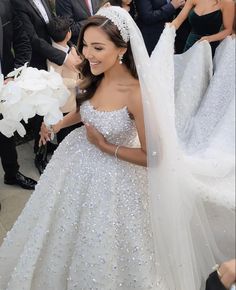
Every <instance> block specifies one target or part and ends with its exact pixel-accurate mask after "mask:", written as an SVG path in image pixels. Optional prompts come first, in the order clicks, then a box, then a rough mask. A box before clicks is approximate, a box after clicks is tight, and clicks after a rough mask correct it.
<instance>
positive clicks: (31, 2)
mask: <svg viewBox="0 0 236 290" xmlns="http://www.w3.org/2000/svg"><path fill="white" fill-rule="evenodd" d="M12 1H13V3H14V8H15V10H16V12H17V14H18V15H19V17H20V19H21V21H22V22H23V25H24V29H25V31H26V33H27V35H28V37H29V39H30V42H31V46H32V58H31V61H30V63H29V65H30V66H32V67H36V68H38V69H44V70H47V59H48V60H50V61H51V62H53V63H56V64H57V65H62V64H65V65H66V66H68V67H69V68H71V69H74V70H75V69H76V68H75V67H76V65H78V64H79V63H80V58H79V57H77V56H76V55H75V54H74V53H72V52H70V53H68V54H67V53H65V52H64V51H62V50H59V49H57V48H55V47H53V46H52V41H51V38H50V35H49V33H48V23H49V21H50V19H52V18H53V13H52V11H51V6H50V5H49V2H48V0H12ZM41 124H42V117H39V116H36V117H35V118H34V124H33V127H34V134H35V145H34V152H35V153H37V151H38V144H39V139H40V138H39V131H40V127H41ZM40 156H41V155H39V154H38V155H36V158H35V165H36V167H37V168H38V170H39V172H40V173H41V172H42V171H43V169H44V168H45V166H46V164H45V161H44V160H43V159H42V158H41V157H40Z"/></svg>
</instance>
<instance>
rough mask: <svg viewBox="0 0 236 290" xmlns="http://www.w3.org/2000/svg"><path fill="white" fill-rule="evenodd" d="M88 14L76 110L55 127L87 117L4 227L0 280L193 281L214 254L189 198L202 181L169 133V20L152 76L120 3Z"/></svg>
mask: <svg viewBox="0 0 236 290" xmlns="http://www.w3.org/2000/svg"><path fill="white" fill-rule="evenodd" d="M98 14H99V15H100V16H95V17H94V18H91V20H90V21H89V22H88V24H87V25H85V27H84V29H83V30H82V33H81V39H80V45H79V50H80V52H82V53H83V55H84V56H85V61H84V64H83V66H82V73H83V75H84V77H85V79H84V87H83V91H81V97H82V98H80V100H79V102H80V103H81V106H80V110H79V112H76V113H74V114H70V115H68V116H67V117H65V118H64V119H63V121H62V122H60V123H59V124H58V125H57V126H55V127H54V130H55V131H57V130H58V129H60V128H61V127H64V126H67V125H69V124H71V123H75V122H78V121H80V119H81V120H82V121H83V122H84V123H85V126H84V127H83V128H78V129H76V130H75V131H73V132H72V133H71V134H70V135H69V136H68V137H67V138H66V139H65V140H64V141H63V142H62V143H61V145H60V146H59V148H58V149H57V151H56V152H55V153H54V155H53V157H52V159H51V161H50V163H49V164H48V166H47V168H46V170H45V172H44V174H43V175H42V176H41V178H40V181H39V183H38V185H37V187H36V190H35V192H34V193H33V195H32V197H31V198H30V200H29V202H28V203H27V205H26V207H25V209H24V210H23V212H22V214H21V215H20V217H19V218H18V220H17V221H16V223H15V225H14V226H13V228H12V230H11V231H10V232H9V233H8V234H7V237H6V239H5V241H4V243H3V245H2V246H1V248H0V289H1V290H42V289H46V290H72V289H75V290H89V289H91V290H92V289H98V290H118V289H122V290H131V289H132V290H133V289H139V290H147V289H154V290H186V289H191V290H199V289H200V287H201V286H202V285H203V284H202V283H203V282H204V278H205V277H206V276H207V275H208V273H209V272H211V266H213V265H214V257H213V254H212V250H213V247H211V244H210V242H211V241H210V236H211V235H210V233H208V228H207V222H206V220H205V219H204V214H203V212H202V211H201V205H199V202H198V199H197V197H196V194H197V193H198V192H199V190H204V189H205V187H204V188H203V187H202V186H199V184H198V183H196V180H195V179H192V176H190V172H189V171H188V168H187V167H186V166H185V163H183V158H182V153H181V151H180V150H179V147H178V141H177V138H176V132H175V131H176V130H175V122H174V113H173V112H174V111H173V110H174V93H173V92H174V78H173V72H174V69H173V67H174V62H173V47H174V30H173V29H166V30H165V32H164V35H163V38H162V39H161V41H160V46H159V47H157V49H158V52H157V57H156V60H158V61H157V63H158V64H165V66H163V67H162V68H163V70H162V75H161V77H159V78H158V80H157V81H156V79H155V78H156V76H155V78H154V77H153V70H152V68H153V67H152V65H154V64H153V63H151V62H150V60H149V57H148V54H147V52H146V50H145V45H144V43H143V40H142V37H141V34H140V32H139V30H138V29H137V27H136V25H135V24H134V22H133V20H132V19H131V17H130V16H129V14H128V13H127V12H126V11H124V10H122V9H121V8H118V7H112V8H111V7H107V8H102V9H101V10H100V11H99V12H98ZM130 44H131V48H132V50H131V48H130ZM133 57H134V61H135V65H136V68H137V71H138V76H139V82H138V80H137V75H136V72H135V65H134V62H133V59H132V58H133ZM162 78H163V79H164V80H165V81H164V82H161V80H163V79H162ZM139 83H140V84H141V91H142V96H141V93H140V88H139ZM141 97H142V100H141ZM142 103H143V106H142ZM143 110H144V118H143ZM156 112H157V113H156ZM144 120H145V125H144ZM144 127H145V130H144ZM145 135H146V138H145ZM137 136H138V138H139V143H140V146H137ZM44 137H45V136H44ZM146 151H147V154H146ZM147 163H148V168H147V169H146V168H145V166H146V164H147Z"/></svg>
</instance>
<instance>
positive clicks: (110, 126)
mask: <svg viewBox="0 0 236 290" xmlns="http://www.w3.org/2000/svg"><path fill="white" fill-rule="evenodd" d="M80 114H81V118H82V121H83V122H84V123H89V124H90V125H92V126H94V127H95V128H96V129H97V130H98V131H99V132H100V133H102V134H103V136H104V137H105V138H106V140H107V141H108V142H110V143H112V144H122V145H131V144H132V143H133V141H134V139H135V138H136V136H137V130H136V127H135V123H134V121H133V120H131V118H130V116H129V112H128V109H127V107H124V108H122V109H119V110H115V111H99V110H96V109H95V108H94V107H93V106H92V105H91V103H90V102H89V101H86V102H84V103H83V104H82V106H81V108H80Z"/></svg>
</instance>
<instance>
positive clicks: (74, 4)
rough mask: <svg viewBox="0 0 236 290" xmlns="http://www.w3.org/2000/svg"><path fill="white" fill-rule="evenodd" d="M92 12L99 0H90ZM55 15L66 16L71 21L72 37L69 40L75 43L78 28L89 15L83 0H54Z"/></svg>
mask: <svg viewBox="0 0 236 290" xmlns="http://www.w3.org/2000/svg"><path fill="white" fill-rule="evenodd" d="M91 2H92V6H93V12H94V13H96V12H97V10H98V8H99V6H100V4H101V2H102V1H101V0H92V1H91ZM56 13H57V15H60V16H64V17H68V18H69V19H70V21H71V31H72V38H71V41H72V42H73V43H74V44H75V45H76V44H77V42H78V37H79V33H80V29H81V27H82V26H83V24H84V23H85V21H86V20H87V19H88V17H90V16H91V13H90V11H89V9H88V7H87V5H86V2H85V0H56Z"/></svg>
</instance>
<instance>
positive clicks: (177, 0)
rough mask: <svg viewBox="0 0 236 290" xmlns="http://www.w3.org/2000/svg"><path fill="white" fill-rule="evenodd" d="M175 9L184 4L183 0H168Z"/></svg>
mask: <svg viewBox="0 0 236 290" xmlns="http://www.w3.org/2000/svg"><path fill="white" fill-rule="evenodd" d="M170 3H171V4H172V5H173V6H174V8H175V9H178V8H180V7H181V8H182V7H183V6H184V5H185V0H172V1H171V2H170Z"/></svg>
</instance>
